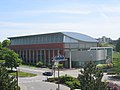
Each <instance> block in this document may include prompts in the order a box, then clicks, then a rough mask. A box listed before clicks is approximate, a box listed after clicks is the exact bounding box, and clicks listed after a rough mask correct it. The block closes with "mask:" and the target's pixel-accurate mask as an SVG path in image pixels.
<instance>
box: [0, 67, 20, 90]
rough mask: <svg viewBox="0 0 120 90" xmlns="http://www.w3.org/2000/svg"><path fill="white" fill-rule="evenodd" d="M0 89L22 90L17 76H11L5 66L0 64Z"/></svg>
mask: <svg viewBox="0 0 120 90" xmlns="http://www.w3.org/2000/svg"><path fill="white" fill-rule="evenodd" d="M0 90H20V88H19V87H18V84H17V80H16V79H15V77H13V76H10V75H9V74H8V71H7V69H6V68H5V67H3V66H1V65H0Z"/></svg>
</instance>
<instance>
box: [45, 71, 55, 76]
mask: <svg viewBox="0 0 120 90" xmlns="http://www.w3.org/2000/svg"><path fill="white" fill-rule="evenodd" d="M43 75H45V76H52V75H53V73H52V72H44V73H43Z"/></svg>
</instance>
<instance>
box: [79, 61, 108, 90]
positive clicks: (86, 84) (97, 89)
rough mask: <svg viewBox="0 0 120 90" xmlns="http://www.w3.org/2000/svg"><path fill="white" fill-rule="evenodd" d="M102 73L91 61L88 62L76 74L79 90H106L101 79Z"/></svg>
mask: <svg viewBox="0 0 120 90" xmlns="http://www.w3.org/2000/svg"><path fill="white" fill-rule="evenodd" d="M102 77H103V73H102V71H101V70H98V69H97V68H96V65H94V64H93V63H92V62H89V63H88V64H87V65H86V66H85V67H84V68H83V70H81V74H80V75H79V76H78V80H79V81H80V89H81V90H108V89H107V87H106V84H105V83H104V82H102V81H101V79H102Z"/></svg>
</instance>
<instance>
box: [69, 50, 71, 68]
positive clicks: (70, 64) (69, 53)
mask: <svg viewBox="0 0 120 90" xmlns="http://www.w3.org/2000/svg"><path fill="white" fill-rule="evenodd" d="M69 56H70V57H69V64H70V69H71V68H72V65H71V50H69Z"/></svg>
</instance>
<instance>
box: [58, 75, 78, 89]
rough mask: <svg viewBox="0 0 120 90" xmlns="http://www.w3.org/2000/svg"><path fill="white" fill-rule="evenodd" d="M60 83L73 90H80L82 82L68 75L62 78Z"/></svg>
mask: <svg viewBox="0 0 120 90" xmlns="http://www.w3.org/2000/svg"><path fill="white" fill-rule="evenodd" d="M60 83H62V84H65V85H67V86H68V87H70V88H71V89H72V90H73V89H76V88H77V89H78V88H80V82H79V81H78V79H76V78H74V77H71V76H67V75H65V76H61V77H60Z"/></svg>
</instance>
